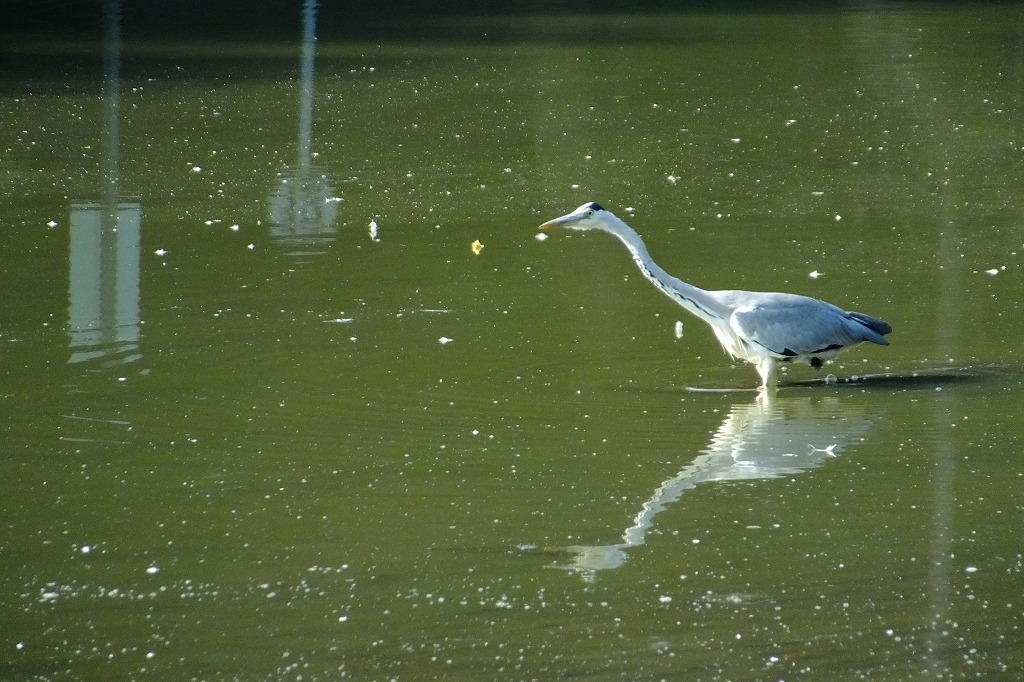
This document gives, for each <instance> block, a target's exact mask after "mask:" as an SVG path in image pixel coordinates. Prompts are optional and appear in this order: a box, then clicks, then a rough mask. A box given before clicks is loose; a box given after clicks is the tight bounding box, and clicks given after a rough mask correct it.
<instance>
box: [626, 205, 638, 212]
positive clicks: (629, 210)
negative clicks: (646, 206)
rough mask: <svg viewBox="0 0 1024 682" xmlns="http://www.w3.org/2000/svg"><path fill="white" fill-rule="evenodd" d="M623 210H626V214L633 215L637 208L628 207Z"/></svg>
mask: <svg viewBox="0 0 1024 682" xmlns="http://www.w3.org/2000/svg"><path fill="white" fill-rule="evenodd" d="M623 210H624V211H625V212H626V213H632V212H633V211H635V210H636V209H635V208H633V207H632V206H627V207H626V208H624V209H623Z"/></svg>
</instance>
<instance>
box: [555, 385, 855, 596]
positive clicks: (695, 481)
mask: <svg viewBox="0 0 1024 682" xmlns="http://www.w3.org/2000/svg"><path fill="white" fill-rule="evenodd" d="M871 423H872V420H871V418H870V416H868V415H866V414H862V413H858V412H857V411H853V410H851V409H840V405H839V399H838V398H835V397H831V396H829V397H826V398H822V399H813V400H812V399H811V398H782V397H774V398H772V399H769V400H757V401H755V402H752V403H737V404H735V405H733V406H732V409H731V410H730V411H729V414H728V416H726V418H725V420H724V421H723V422H722V425H721V426H719V427H718V430H717V431H715V434H714V436H712V438H711V442H710V443H709V444H708V446H707V448H705V449H704V450H703V452H702V454H701V455H699V456H698V457H697V458H696V459H694V460H693V462H692V463H691V464H689V465H688V466H686V467H684V468H683V469H682V470H681V471H680V472H679V473H677V474H676V475H674V476H672V477H671V478H669V479H667V480H666V481H665V482H664V483H662V484H661V485H660V486H658V488H657V489H656V490H655V491H654V493H653V495H651V498H650V499H649V500H647V501H646V502H644V503H643V504H642V505H641V507H640V511H639V512H638V513H637V515H636V517H635V518H634V519H633V524H632V525H631V526H629V527H628V528H626V530H625V531H624V532H623V534H622V542H620V543H616V544H611V545H577V546H572V547H566V548H564V550H565V551H568V552H570V553H571V554H573V557H572V560H571V561H570V562H569V563H568V564H560V565H558V566H557V568H564V569H567V570H570V571H573V572H576V573H579V574H580V575H581V576H582V577H583V578H584V579H585V580H593V579H594V577H595V575H596V573H597V572H598V571H602V570H606V569H611V568H617V567H619V566H621V565H622V564H623V563H624V562H625V561H626V552H627V550H629V549H630V548H633V547H638V546H640V545H642V544H644V543H645V542H646V539H647V533H648V532H649V531H650V530H651V528H653V527H654V518H655V517H656V516H657V515H658V514H659V513H661V512H662V511H664V510H665V509H666V508H667V507H668V506H669V505H670V504H672V503H673V502H675V501H676V500H678V499H679V498H680V496H682V494H683V493H684V492H685V491H687V490H690V489H692V488H695V487H696V486H698V485H700V484H702V483H712V482H716V481H717V482H722V481H747V480H756V479H765V478H775V477H778V476H784V475H791V474H797V473H800V472H802V471H806V470H808V469H812V468H814V467H818V466H821V465H822V464H824V463H825V462H826V461H827V460H828V459H830V458H832V457H837V456H839V455H840V454H841V453H842V452H843V451H844V449H846V448H849V447H851V446H853V445H856V444H857V443H859V442H860V441H861V439H863V437H864V436H865V435H866V434H867V432H868V431H869V430H870V429H871Z"/></svg>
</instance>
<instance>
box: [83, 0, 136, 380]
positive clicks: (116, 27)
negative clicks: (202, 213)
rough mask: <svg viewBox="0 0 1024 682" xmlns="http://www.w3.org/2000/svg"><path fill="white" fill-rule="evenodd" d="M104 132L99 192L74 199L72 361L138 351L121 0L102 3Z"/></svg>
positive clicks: (116, 358) (130, 356) (117, 358)
mask: <svg viewBox="0 0 1024 682" xmlns="http://www.w3.org/2000/svg"><path fill="white" fill-rule="evenodd" d="M103 21H104V55H103V92H102V102H103V140H102V145H101V148H102V150H103V151H102V159H101V164H102V167H101V178H102V183H101V184H102V186H101V188H100V199H99V200H98V201H86V202H76V203H73V204H71V215H70V225H71V230H70V237H69V239H70V250H71V254H70V267H69V270H70V272H69V305H68V309H69V310H68V313H69V319H68V335H69V337H70V346H71V357H70V359H69V363H71V364H75V363H80V362H85V361H88V360H94V359H98V358H106V359H107V360H109V361H110V362H111V364H121V363H124V362H131V361H133V360H137V359H138V358H140V357H141V354H140V353H139V352H138V349H139V335H140V333H139V248H140V241H141V233H142V208H141V206H140V205H139V204H138V202H121V201H120V185H121V180H120V177H121V173H120V129H121V128H120V92H119V91H120V82H121V4H120V1H119V0H105V2H104V3H103Z"/></svg>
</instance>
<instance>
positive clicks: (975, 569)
mask: <svg viewBox="0 0 1024 682" xmlns="http://www.w3.org/2000/svg"><path fill="white" fill-rule="evenodd" d="M964 570H965V571H967V572H968V573H977V572H978V567H977V566H968V567H967V568H965V569H964Z"/></svg>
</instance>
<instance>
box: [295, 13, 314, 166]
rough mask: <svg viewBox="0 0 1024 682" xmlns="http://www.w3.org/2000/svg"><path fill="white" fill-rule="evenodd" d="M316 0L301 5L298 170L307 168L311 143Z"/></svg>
mask: <svg viewBox="0 0 1024 682" xmlns="http://www.w3.org/2000/svg"><path fill="white" fill-rule="evenodd" d="M316 6H317V0H306V1H305V2H304V3H303V5H302V65H301V67H300V71H301V85H302V91H301V95H300V97H299V172H300V173H304V172H305V171H306V169H308V168H309V158H310V155H311V153H312V143H313V57H314V56H315V54H316V49H315V42H316Z"/></svg>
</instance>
